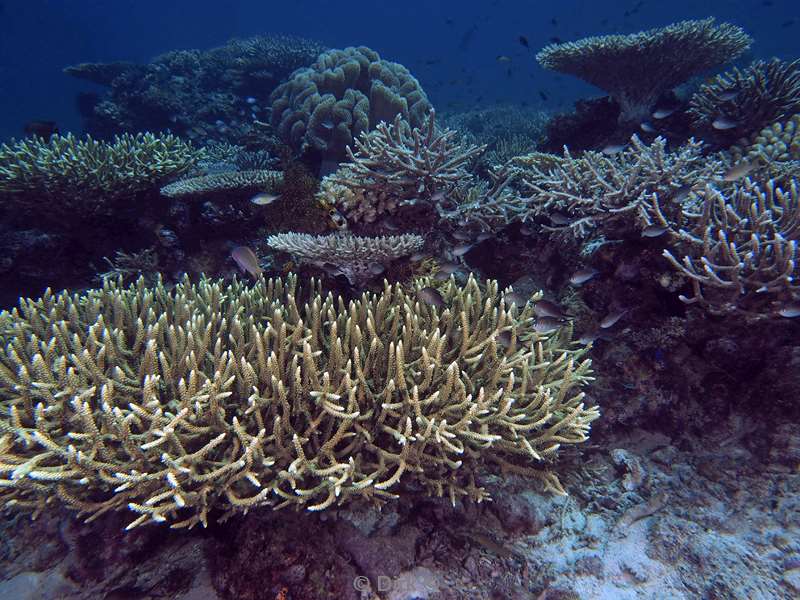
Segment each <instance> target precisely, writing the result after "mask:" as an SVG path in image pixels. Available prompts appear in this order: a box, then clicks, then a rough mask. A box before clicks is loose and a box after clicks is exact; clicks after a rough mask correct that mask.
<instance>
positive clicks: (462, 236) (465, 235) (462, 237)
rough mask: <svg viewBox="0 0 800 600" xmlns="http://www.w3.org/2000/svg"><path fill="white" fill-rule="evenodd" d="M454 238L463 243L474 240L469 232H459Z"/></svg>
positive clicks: (455, 233)
mask: <svg viewBox="0 0 800 600" xmlns="http://www.w3.org/2000/svg"><path fill="white" fill-rule="evenodd" d="M453 237H454V238H456V239H457V240H459V241H461V242H468V241H470V240H471V239H472V234H471V233H470V232H469V231H464V230H463V229H462V230H459V231H454V232H453Z"/></svg>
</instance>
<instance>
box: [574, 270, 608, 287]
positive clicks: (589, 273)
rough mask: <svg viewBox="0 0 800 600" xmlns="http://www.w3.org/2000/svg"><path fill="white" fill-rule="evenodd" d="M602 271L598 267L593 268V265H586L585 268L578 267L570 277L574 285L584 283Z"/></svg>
mask: <svg viewBox="0 0 800 600" xmlns="http://www.w3.org/2000/svg"><path fill="white" fill-rule="evenodd" d="M599 272H600V271H598V270H597V269H593V268H592V267H585V268H583V269H578V270H577V271H575V272H574V273H573V274H572V277H570V278H569V282H570V283H571V284H572V285H582V284H584V283H586V282H587V281H589V280H590V279H591V278H592V277H594V276H595V275H597V274H598V273H599Z"/></svg>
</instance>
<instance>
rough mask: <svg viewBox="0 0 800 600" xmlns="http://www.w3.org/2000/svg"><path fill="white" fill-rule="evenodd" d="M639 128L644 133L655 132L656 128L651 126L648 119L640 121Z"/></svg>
mask: <svg viewBox="0 0 800 600" xmlns="http://www.w3.org/2000/svg"><path fill="white" fill-rule="evenodd" d="M639 129H641V130H642V131H644V132H645V133H655V132H656V128H655V127H653V125H652V124H651V123H650V122H649V121H642V122H641V123H640V124H639Z"/></svg>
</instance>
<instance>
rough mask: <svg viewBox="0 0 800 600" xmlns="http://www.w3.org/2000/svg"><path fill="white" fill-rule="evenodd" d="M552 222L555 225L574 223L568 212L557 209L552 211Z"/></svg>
mask: <svg viewBox="0 0 800 600" xmlns="http://www.w3.org/2000/svg"><path fill="white" fill-rule="evenodd" d="M550 222H551V223H552V224H553V225H569V224H570V223H572V217H570V216H569V215H568V214H566V213H563V212H558V211H556V212H553V213H550Z"/></svg>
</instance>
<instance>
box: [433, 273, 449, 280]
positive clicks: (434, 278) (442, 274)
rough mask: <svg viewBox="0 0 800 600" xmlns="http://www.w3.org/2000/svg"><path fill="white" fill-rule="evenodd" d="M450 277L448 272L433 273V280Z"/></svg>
mask: <svg viewBox="0 0 800 600" xmlns="http://www.w3.org/2000/svg"><path fill="white" fill-rule="evenodd" d="M448 279H450V273H445V272H444V271H436V273H434V275H433V280H434V281H447V280H448Z"/></svg>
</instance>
